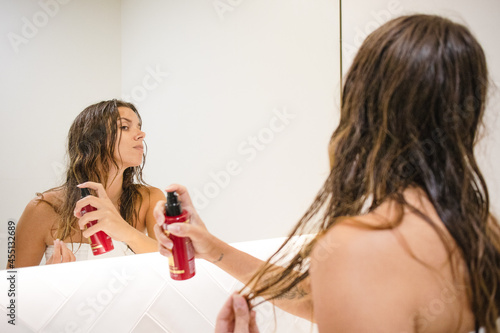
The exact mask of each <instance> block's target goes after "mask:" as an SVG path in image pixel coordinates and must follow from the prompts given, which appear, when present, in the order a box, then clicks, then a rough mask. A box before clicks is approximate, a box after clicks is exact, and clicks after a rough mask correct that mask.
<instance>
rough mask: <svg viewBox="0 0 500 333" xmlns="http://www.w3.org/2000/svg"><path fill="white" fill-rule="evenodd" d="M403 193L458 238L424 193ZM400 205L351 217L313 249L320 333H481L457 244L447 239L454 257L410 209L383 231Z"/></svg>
mask: <svg viewBox="0 0 500 333" xmlns="http://www.w3.org/2000/svg"><path fill="white" fill-rule="evenodd" d="M404 196H405V199H406V200H407V202H408V203H410V204H411V205H413V206H415V207H416V208H418V209H419V210H420V211H421V212H423V213H424V214H425V215H426V216H428V217H429V218H430V219H431V220H432V221H433V222H434V223H435V225H436V226H437V227H438V229H439V230H441V231H443V233H444V236H445V237H447V238H448V239H451V237H450V235H449V234H448V232H447V231H446V229H445V227H444V224H443V222H442V221H441V220H440V219H439V216H438V215H437V213H436V211H435V209H434V207H433V206H432V204H431V202H430V201H429V200H428V198H427V197H426V195H425V194H424V192H423V191H421V190H419V189H409V190H407V191H405V193H404ZM396 207H397V206H396V204H395V203H393V202H385V203H383V204H382V205H381V206H380V207H378V208H377V209H376V210H375V211H373V212H371V213H369V214H367V215H363V216H358V217H353V218H349V219H347V220H345V222H342V223H340V224H338V225H335V226H334V227H332V228H331V229H330V230H329V231H328V232H327V233H326V234H325V235H324V236H323V237H322V239H321V240H320V241H319V242H318V244H316V246H315V247H314V249H313V253H312V257H311V258H312V261H311V270H310V275H311V288H312V299H313V307H314V317H315V321H316V322H317V323H318V327H319V330H320V332H370V333H375V332H384V333H385V332H397V333H410V332H413V333H417V332H418V333H434V332H435V333H437V332H471V331H473V330H474V317H473V314H472V311H471V308H470V302H469V300H468V297H467V285H468V282H467V271H466V268H465V263H464V262H463V259H462V258H461V256H460V254H459V251H458V250H457V248H456V245H455V243H454V242H453V240H449V241H448V244H449V246H450V249H451V256H450V255H449V253H448V252H447V250H446V247H445V245H444V243H443V240H442V239H441V238H440V237H439V235H438V233H437V232H436V230H435V229H434V228H433V227H432V226H431V225H429V224H428V223H427V222H425V221H424V220H423V219H422V218H421V217H419V216H417V215H416V214H414V213H412V212H411V211H410V210H409V209H406V208H405V211H404V215H403V218H402V221H401V223H400V224H399V225H398V226H396V227H394V228H392V229H384V228H381V227H384V226H385V225H386V224H387V221H388V220H391V219H392V218H394V217H395V216H397V208H396ZM360 223H362V224H365V225H368V226H370V227H371V228H367V227H366V226H365V227H363V226H360ZM375 228H381V229H379V230H377V229H375ZM452 262H453V263H454V267H455V275H454V274H453V270H452V265H451V263H452Z"/></svg>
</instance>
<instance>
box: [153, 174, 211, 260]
mask: <svg viewBox="0 0 500 333" xmlns="http://www.w3.org/2000/svg"><path fill="white" fill-rule="evenodd" d="M165 191H168V192H172V191H176V192H177V194H178V199H179V202H180V203H181V207H182V209H185V210H187V211H188V212H189V214H190V215H191V216H190V223H172V224H170V225H169V226H168V232H170V233H171V234H173V235H175V236H179V237H189V238H191V241H192V242H193V247H194V250H195V255H196V257H197V258H203V259H206V260H211V259H210V254H211V252H213V249H214V241H215V239H216V238H215V237H214V236H213V235H212V234H210V233H209V232H208V230H207V227H206V226H205V224H204V223H203V221H202V220H201V218H200V216H199V215H198V213H197V212H196V210H195V209H194V206H193V203H192V201H191V198H190V197H189V193H188V191H187V189H186V187H184V186H182V185H178V184H173V185H170V186H168V187H167V188H166V189H165ZM165 203H166V202H165V201H158V203H157V204H156V206H155V209H154V212H153V214H154V217H155V219H156V225H155V226H154V231H155V235H156V239H157V240H158V250H159V252H160V254H162V255H164V256H166V257H169V256H171V255H172V252H171V250H172V246H173V243H172V241H171V240H170V238H168V236H167V235H166V234H165V233H164V230H163V228H162V227H161V226H162V225H163V223H164V222H165V215H164V214H165Z"/></svg>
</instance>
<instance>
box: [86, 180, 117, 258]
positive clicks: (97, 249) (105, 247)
mask: <svg viewBox="0 0 500 333" xmlns="http://www.w3.org/2000/svg"><path fill="white" fill-rule="evenodd" d="M80 190H81V193H82V199H83V198H85V197H86V196H89V195H90V192H89V189H88V188H82V189H80ZM95 210H97V208H95V207H92V206H91V205H87V206H85V207H83V208H82V210H81V211H80V212H81V214H82V216H83V215H84V214H85V213H89V212H93V211H95ZM96 223H97V220H94V221H90V222H89V223H87V224H86V225H85V226H86V227H87V228H90V227H91V226H93V225H95V224H96ZM89 243H90V248H91V249H92V254H93V255H95V256H97V255H99V254H103V253H106V252H109V251H111V250H113V249H114V248H115V247H114V245H113V240H112V239H111V237H109V236H108V234H106V233H105V232H104V231H98V232H96V233H95V234H93V235H92V236H90V240H89Z"/></svg>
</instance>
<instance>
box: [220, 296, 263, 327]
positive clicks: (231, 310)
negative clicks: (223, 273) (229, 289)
mask: <svg viewBox="0 0 500 333" xmlns="http://www.w3.org/2000/svg"><path fill="white" fill-rule="evenodd" d="M228 332H233V333H259V328H258V327H257V323H256V321H255V311H250V310H249V309H248V304H247V301H246V300H245V298H244V297H243V296H241V295H239V294H233V295H231V297H229V298H228V300H227V301H226V303H225V304H224V306H223V307H222V309H221V310H220V312H219V315H218V316H217V321H216V323H215V333H228Z"/></svg>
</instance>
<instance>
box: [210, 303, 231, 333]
mask: <svg viewBox="0 0 500 333" xmlns="http://www.w3.org/2000/svg"><path fill="white" fill-rule="evenodd" d="M233 330H234V311H233V296H232V295H231V296H230V297H229V298H228V299H227V300H226V302H225V303H224V305H223V306H222V309H220V311H219V314H218V315H217V319H216V321H215V333H227V332H232V331H233Z"/></svg>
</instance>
